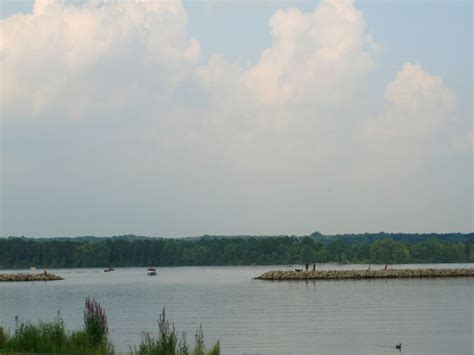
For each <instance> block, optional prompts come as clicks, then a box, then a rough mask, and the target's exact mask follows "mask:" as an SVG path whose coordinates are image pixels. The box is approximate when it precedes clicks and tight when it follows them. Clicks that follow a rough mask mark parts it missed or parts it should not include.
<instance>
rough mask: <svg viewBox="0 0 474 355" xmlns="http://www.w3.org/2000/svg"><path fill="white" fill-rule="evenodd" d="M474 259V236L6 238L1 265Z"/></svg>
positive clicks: (0, 243) (0, 251) (0, 252)
mask: <svg viewBox="0 0 474 355" xmlns="http://www.w3.org/2000/svg"><path fill="white" fill-rule="evenodd" d="M314 262H316V263H325V262H337V263H454V262H459V263H464V262H474V234H472V233H471V234H456V235H429V237H427V238H424V237H423V238H422V237H418V238H413V239H410V238H405V237H404V238H400V237H399V238H397V237H396V236H393V235H386V234H380V235H378V237H377V235H371V236H370V237H367V235H361V236H360V237H359V239H357V237H355V236H348V237H346V238H345V237H344V236H333V237H327V236H321V235H311V236H308V237H288V236H281V237H209V236H208V237H201V238H190V239H166V238H160V239H157V238H138V237H121V238H86V239H84V238H80V239H74V238H73V239H65V238H64V239H60V240H58V239H46V240H44V239H28V238H2V239H0V268H29V267H31V266H36V267H38V268H43V267H46V268H59V267H105V266H116V267H126V266H150V265H153V266H181V265H201V266H204V265H269V264H304V263H314Z"/></svg>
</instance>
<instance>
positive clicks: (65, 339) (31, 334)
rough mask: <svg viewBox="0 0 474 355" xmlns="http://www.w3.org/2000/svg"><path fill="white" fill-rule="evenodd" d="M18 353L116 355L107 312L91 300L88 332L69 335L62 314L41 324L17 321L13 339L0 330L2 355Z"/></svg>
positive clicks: (86, 322)
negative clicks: (110, 336)
mask: <svg viewBox="0 0 474 355" xmlns="http://www.w3.org/2000/svg"><path fill="white" fill-rule="evenodd" d="M104 320H105V322H104ZM104 325H105V327H104ZM18 352H23V353H76V354H77V353H82V354H113V347H112V345H111V344H110V342H109V341H108V330H107V317H106V315H105V312H104V310H103V309H102V308H101V307H100V305H99V304H98V303H97V302H96V301H94V300H93V301H90V300H89V299H88V300H86V307H85V310H84V330H78V331H73V332H68V331H66V329H65V327H64V322H63V320H62V318H61V316H60V314H59V313H58V315H57V317H56V318H55V319H54V321H52V322H39V324H32V323H30V322H19V321H18V319H17V320H16V326H15V331H14V333H13V335H10V334H9V333H8V332H7V331H5V330H4V329H3V328H2V327H0V353H18Z"/></svg>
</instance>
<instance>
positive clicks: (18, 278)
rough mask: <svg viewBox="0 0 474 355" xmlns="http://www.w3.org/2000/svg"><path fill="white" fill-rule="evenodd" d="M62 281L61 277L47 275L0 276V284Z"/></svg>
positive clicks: (21, 274) (20, 274)
mask: <svg viewBox="0 0 474 355" xmlns="http://www.w3.org/2000/svg"><path fill="white" fill-rule="evenodd" d="M56 280H64V279H63V278H62V277H61V276H59V275H55V274H50V273H47V274H46V275H45V274H44V273H35V274H32V273H18V274H0V282H7V281H10V282H13V281H56Z"/></svg>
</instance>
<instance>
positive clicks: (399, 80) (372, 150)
mask: <svg viewBox="0 0 474 355" xmlns="http://www.w3.org/2000/svg"><path fill="white" fill-rule="evenodd" d="M455 102H456V100H455V96H454V94H453V93H452V92H451V91H450V90H449V89H448V88H447V87H445V86H444V84H443V82H442V80H441V78H439V77H437V76H434V75H432V74H430V73H428V72H426V71H425V70H423V68H422V67H421V65H419V64H412V63H405V64H404V65H403V68H402V69H401V70H400V71H399V72H398V73H397V76H396V77H395V79H394V80H393V81H392V82H390V83H389V84H388V85H387V88H386V90H385V103H384V108H383V111H382V112H381V113H380V114H378V115H377V116H376V117H374V118H372V119H369V120H368V121H366V122H365V123H364V129H363V134H362V137H361V138H362V139H361V140H360V141H359V145H360V146H361V147H365V149H366V154H367V155H366V158H367V159H366V164H365V165H366V167H367V169H368V170H366V171H370V172H371V175H373V176H379V175H380V174H384V175H391V174H394V173H396V175H397V176H398V175H399V174H400V173H401V174H406V173H408V172H410V171H411V170H412V169H417V168H419V165H420V164H421V163H422V161H423V159H425V158H426V154H428V153H429V152H430V151H431V150H432V149H430V148H432V144H433V141H434V139H435V138H437V136H439V134H440V133H441V132H442V128H443V126H444V124H446V123H447V122H448V120H450V119H451V118H452V114H453V111H454V108H455Z"/></svg>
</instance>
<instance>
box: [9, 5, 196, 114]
mask: <svg viewBox="0 0 474 355" xmlns="http://www.w3.org/2000/svg"><path fill="white" fill-rule="evenodd" d="M186 24H187V14H186V11H185V10H184V8H183V6H182V5H181V3H180V2H179V1H178V0H177V1H166V2H161V1H97V0H89V1H87V2H86V3H76V4H74V3H70V2H66V1H51V0H37V1H36V2H35V4H34V10H33V14H31V15H16V16H12V17H9V18H7V19H5V20H2V21H1V24H0V26H1V31H2V38H1V42H0V54H1V62H0V63H1V66H2V72H3V78H2V84H3V92H2V109H3V116H4V118H5V119H14V118H17V117H35V116H41V115H49V114H52V113H56V114H58V115H61V116H62V117H73V118H81V117H82V116H83V115H84V114H86V112H87V110H89V109H97V108H99V109H118V108H120V107H123V106H124V105H127V104H128V103H130V101H133V100H134V99H135V98H136V97H137V96H140V95H143V97H145V98H147V99H149V100H162V99H163V98H166V97H167V96H168V95H169V94H170V93H171V92H172V91H173V89H174V87H175V86H176V84H177V83H178V82H179V81H180V80H181V79H182V78H183V77H185V76H186V75H187V73H188V72H189V70H190V68H191V67H192V65H193V64H194V63H195V61H196V60H197V58H198V57H199V51H200V50H199V42H198V41H197V40H196V39H193V38H189V36H188V34H187V32H186Z"/></svg>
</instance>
